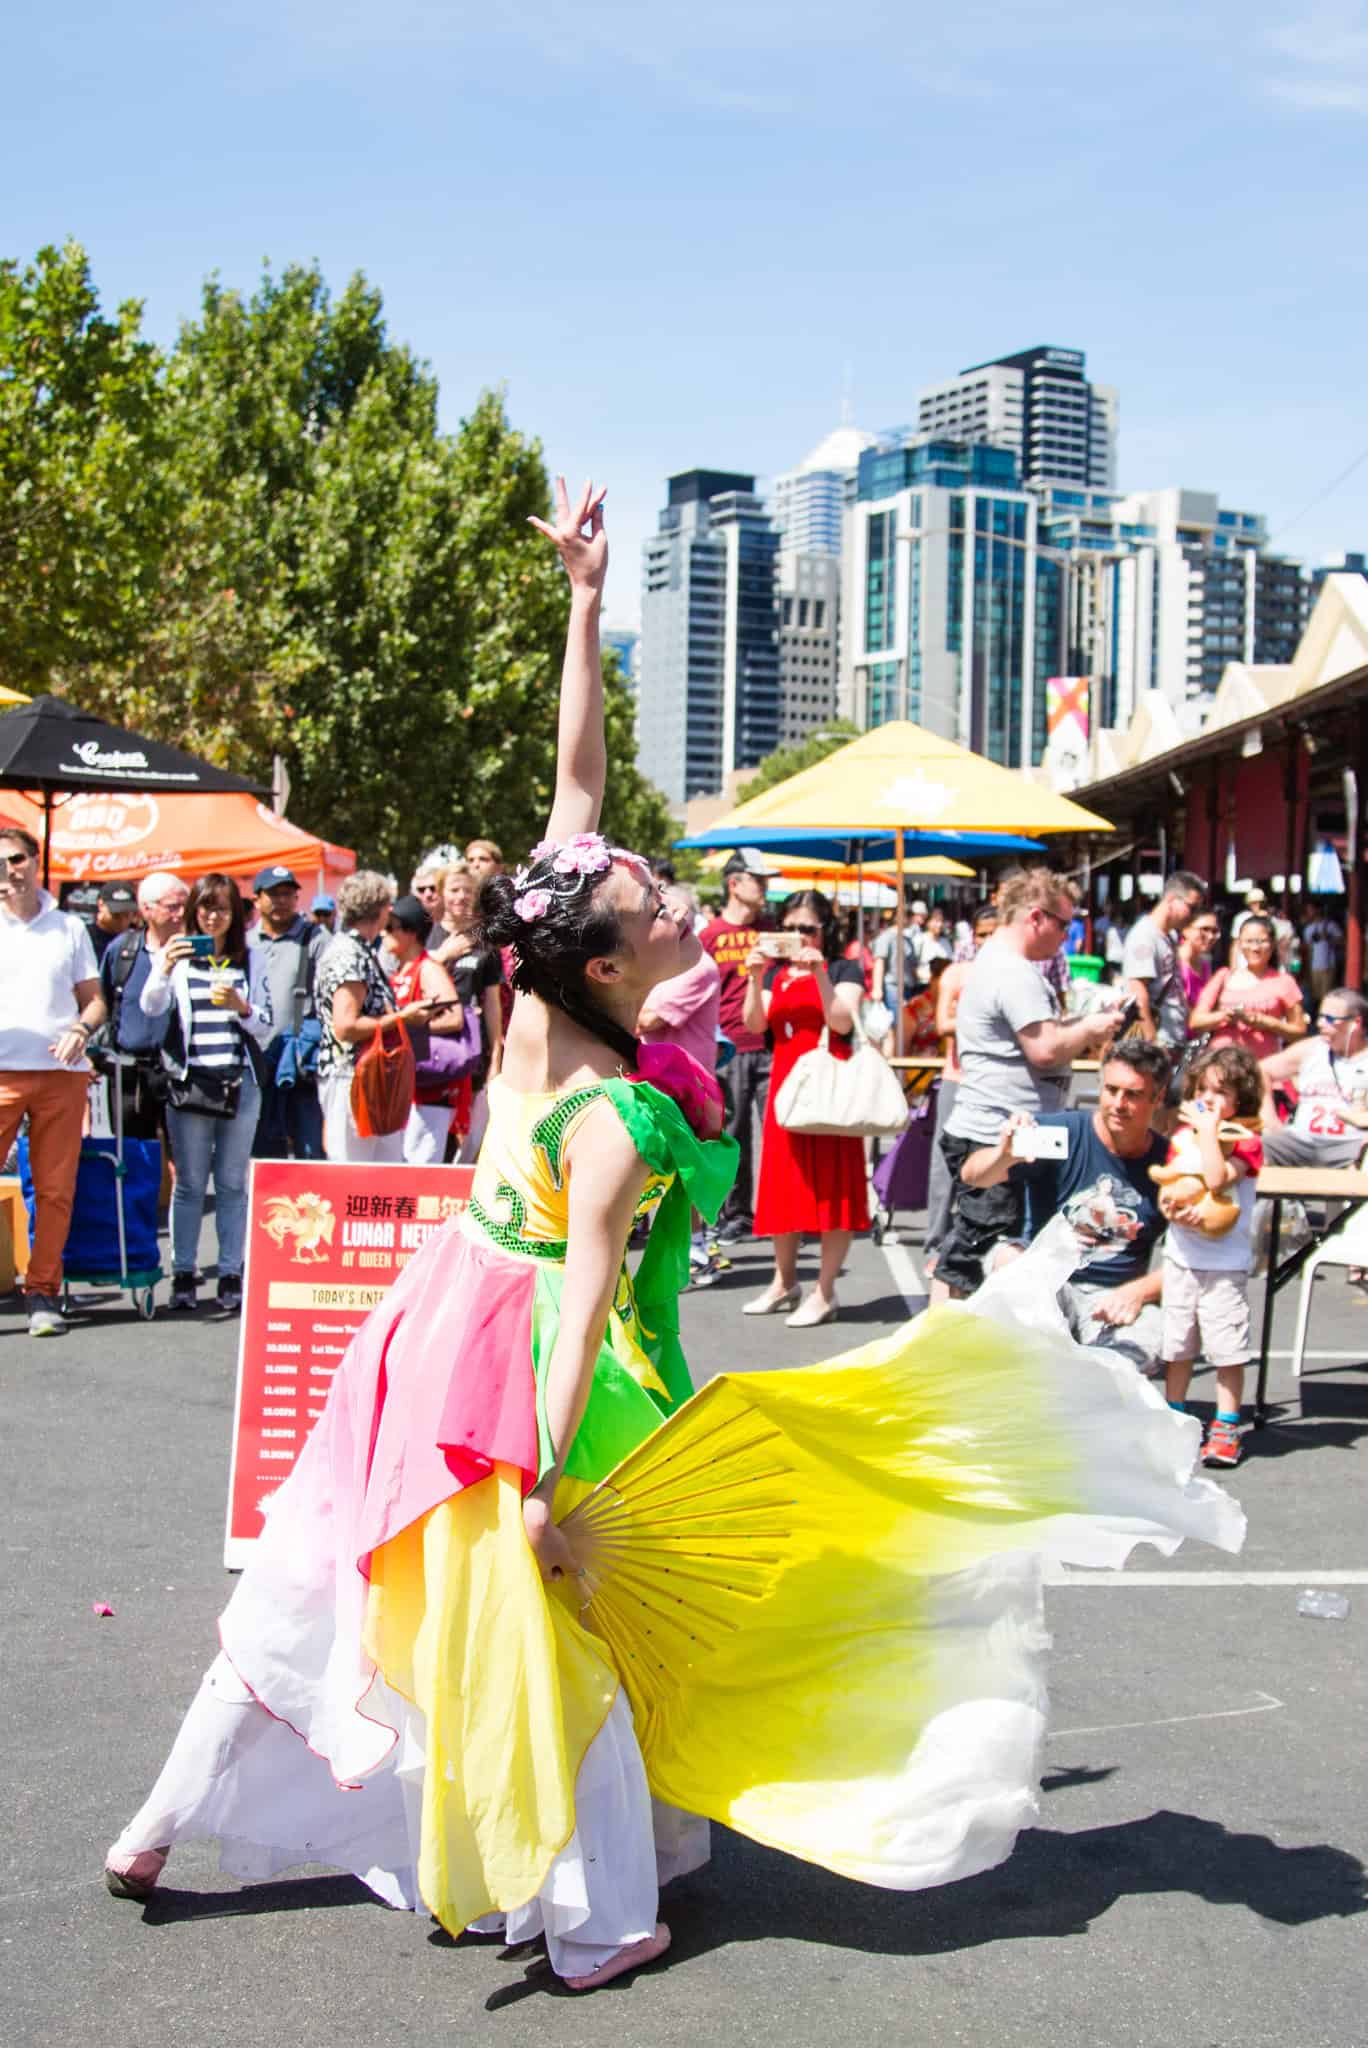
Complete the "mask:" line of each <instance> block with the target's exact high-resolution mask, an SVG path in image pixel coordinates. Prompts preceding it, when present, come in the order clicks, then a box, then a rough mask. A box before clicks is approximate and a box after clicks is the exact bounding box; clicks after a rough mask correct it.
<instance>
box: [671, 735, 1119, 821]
mask: <svg viewBox="0 0 1368 2048" xmlns="http://www.w3.org/2000/svg"><path fill="white" fill-rule="evenodd" d="M761 825H774V826H780V825H782V826H788V827H795V826H800V825H802V826H811V828H812V829H813V831H814V832H832V833H845V834H847V835H848V836H850V837H859V836H862V835H863V836H867V837H872V836H873V835H874V834H875V833H880V832H898V831H909V832H910V831H913V830H917V831H922V832H1022V833H1027V834H1029V835H1030V836H1032V837H1036V836H1038V835H1039V834H1040V833H1042V832H1110V831H1111V829H1112V827H1111V826H1110V825H1109V824H1108V823H1107V821H1106V819H1105V818H1099V817H1098V816H1097V815H1096V814H1095V813H1094V812H1092V811H1085V810H1084V809H1083V807H1082V805H1081V804H1076V803H1074V802H1073V801H1072V800H1071V799H1070V798H1069V797H1066V796H1058V795H1056V793H1055V791H1054V790H1052V789H1049V788H1047V787H1045V786H1044V785H1043V784H1041V783H1038V782H1032V781H1030V780H1029V779H1028V778H1027V777H1026V776H1025V775H1022V774H1021V773H1019V771H1018V770H1016V769H1015V768H1000V767H999V766H998V764H997V763H996V761H986V760H985V759H984V758H983V756H982V755H981V754H971V753H970V752H969V750H968V748H967V747H960V746H956V744H955V742H954V741H953V740H946V739H942V738H940V736H939V735H938V734H937V733H933V732H927V731H925V730H924V729H923V728H922V727H921V726H919V725H913V724H911V722H910V721H909V720H906V719H895V720H894V721H893V722H892V723H891V724H889V725H877V726H875V727H874V729H873V730H872V731H871V732H866V733H861V735H860V737H859V738H858V739H855V740H851V741H850V743H849V745H848V746H844V747H838V748H837V749H836V751H835V753H833V754H828V755H827V757H826V759H825V760H824V761H818V762H817V763H816V765H815V766H814V767H812V768H804V769H802V770H801V771H800V772H799V773H798V774H797V775H790V776H789V777H788V779H787V780H786V781H784V782H777V783H776V784H775V785H774V787H773V788H772V789H767V790H764V791H762V792H761V794H760V795H759V796H754V797H752V798H751V799H750V801H749V802H748V803H743V804H739V805H738V806H737V808H736V809H735V810H734V811H731V812H729V813H728V815H727V816H726V817H725V818H719V819H718V820H717V822H716V824H714V825H712V826H710V827H709V830H710V831H711V832H714V833H718V834H720V833H721V832H723V831H728V832H733V831H734V832H735V834H736V839H735V844H736V845H738V846H743V845H745V843H746V834H747V832H748V831H750V830H753V829H755V828H757V827H759V826H761Z"/></svg>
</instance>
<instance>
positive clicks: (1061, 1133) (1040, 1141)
mask: <svg viewBox="0 0 1368 2048" xmlns="http://www.w3.org/2000/svg"><path fill="white" fill-rule="evenodd" d="M1068 1156H1069V1134H1068V1132H1067V1131H1066V1130H1063V1129H1061V1128H1060V1127H1059V1125H1057V1124H1020V1125H1018V1127H1017V1129H1016V1130H1014V1131H1013V1133H1012V1157H1013V1159H1067V1158H1068Z"/></svg>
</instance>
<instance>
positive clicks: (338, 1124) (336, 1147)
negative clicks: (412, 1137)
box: [318, 1074, 404, 1165]
mask: <svg viewBox="0 0 1368 2048" xmlns="http://www.w3.org/2000/svg"><path fill="white" fill-rule="evenodd" d="M318 1100H319V1103H320V1105H321V1107H322V1110H323V1156H324V1158H325V1159H349V1160H356V1161H364V1160H373V1161H389V1162H392V1163H393V1164H395V1165H398V1164H400V1163H401V1162H402V1160H403V1157H404V1133H403V1131H402V1130H399V1131H391V1132H390V1133H389V1135H388V1137H384V1138H363V1137H362V1136H361V1133H360V1132H359V1131H358V1130H357V1128H356V1122H355V1119H354V1118H353V1116H352V1113H351V1075H350V1074H330V1075H329V1076H328V1078H327V1080H326V1081H320V1082H319V1084H318Z"/></svg>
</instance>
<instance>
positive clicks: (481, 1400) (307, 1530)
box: [219, 1221, 538, 1781]
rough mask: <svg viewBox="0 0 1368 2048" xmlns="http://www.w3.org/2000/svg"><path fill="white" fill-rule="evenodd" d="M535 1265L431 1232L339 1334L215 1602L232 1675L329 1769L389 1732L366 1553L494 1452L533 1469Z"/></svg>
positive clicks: (527, 1476) (356, 1762)
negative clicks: (303, 1427) (314, 1400)
mask: <svg viewBox="0 0 1368 2048" xmlns="http://www.w3.org/2000/svg"><path fill="white" fill-rule="evenodd" d="M536 1277H537V1276H536V1269H535V1267H534V1266H532V1264H531V1263H530V1262H528V1261H525V1260H521V1259H511V1258H509V1257H508V1256H507V1255H506V1254H504V1253H502V1252H500V1251H498V1250H496V1249H495V1248H493V1247H489V1248H486V1247H485V1246H483V1245H480V1244H478V1243H475V1242H473V1241H472V1240H471V1239H469V1238H468V1237H465V1236H463V1235H462V1233H461V1229H460V1225H459V1223H458V1222H455V1221H453V1222H452V1223H450V1224H448V1225H447V1227H446V1228H445V1229H444V1230H442V1231H440V1232H439V1233H438V1234H437V1236H435V1237H433V1238H431V1239H430V1240H429V1242H428V1243H427V1244H426V1245H425V1246H424V1247H423V1250H422V1251H421V1252H419V1253H418V1255H417V1256H416V1257H415V1258H414V1259H413V1260H411V1261H410V1263H409V1265H408V1266H407V1267H406V1268H405V1270H404V1272H403V1274H402V1275H401V1277H400V1279H399V1281H398V1282H397V1284H396V1285H395V1286H394V1288H393V1289H392V1290H391V1291H390V1293H389V1294H388V1295H387V1296H386V1297H385V1299H384V1300H383V1301H382V1302H380V1303H379V1304H378V1306H377V1307H376V1308H375V1309H374V1310H373V1311H372V1312H371V1314H370V1315H369V1316H368V1317H367V1319H366V1321H365V1322H364V1323H363V1324H362V1326H361V1328H360V1329H359V1330H358V1331H357V1333H356V1335H355V1337H354V1338H353V1339H352V1341H351V1343H350V1344H349V1345H348V1347H347V1350H346V1352H345V1354H344V1356H343V1358H342V1361H341V1364H340V1365H339V1366H338V1369H337V1372H336V1374H335V1375H334V1378H333V1384H332V1388H331V1390H330V1392H329V1395H328V1401H327V1405H326V1407H325V1408H324V1410H323V1413H322V1415H321V1416H320V1417H319V1419H318V1422H317V1424H316V1425H315V1427H314V1430H313V1432H312V1434H311V1435H310V1437H309V1440H308V1442H307V1443H306V1444H305V1446H304V1449H303V1452H302V1453H301V1456H300V1459H299V1463H298V1464H297V1465H296V1466H295V1468H294V1471H293V1472H292V1473H291V1474H290V1476H289V1478H288V1479H287V1480H286V1481H285V1484H284V1485H283V1486H282V1487H281V1489H280V1491H279V1492H278V1493H277V1494H276V1495H275V1496H274V1498H273V1499H272V1501H271V1504H270V1507H269V1509H268V1511H267V1515H266V1526H265V1529H264V1531H263V1533H262V1536H261V1539H260V1541H259V1542H258V1544H257V1546H256V1550H255V1552H254V1554H253V1557H252V1559H251V1562H250V1563H249V1564H248V1566H247V1569H246V1571H245V1572H244V1573H243V1576H242V1579H241V1581H240V1583H239V1585H238V1587H237V1590H236V1592H235V1593H234V1594H233V1597H232V1599H231V1600H230V1601H229V1603H228V1606H227V1608H226V1609H225V1611H224V1614H223V1617H222V1620H221V1622H220V1626H219V1633H220V1637H221V1639H222V1643H223V1647H224V1650H225V1651H226V1652H227V1654H228V1656H229V1658H230V1659H231V1661H232V1663H233V1665H234V1667H235V1668H236V1670H237V1672H238V1673H239V1675H240V1677H241V1678H242V1679H243V1680H244V1681H245V1683H246V1684H247V1685H248V1686H249V1687H250V1688H251V1690H252V1692H253V1693H255V1695H256V1697H257V1699H258V1700H259V1701H260V1702H261V1704H262V1705H263V1706H265V1707H266V1708H267V1709H268V1710H269V1711H270V1712H271V1713H272V1714H274V1715H275V1716H276V1717H277V1718H278V1719H280V1720H282V1721H285V1722H287V1723H288V1724H289V1726H290V1727H292V1728H293V1729H294V1730H295V1732H296V1733H297V1734H299V1735H301V1736H302V1737H303V1739H304V1740H305V1741H306V1742H307V1743H308V1744H309V1746H310V1748H311V1749H314V1750H316V1751H317V1752H318V1754H319V1755H321V1756H323V1757H326V1758H327V1759H328V1761H329V1763H330V1764H331V1766H332V1768H333V1772H334V1775H335V1776H336V1777H337V1778H338V1779H339V1780H342V1781H345V1780H346V1779H348V1778H350V1777H353V1776H357V1775H360V1774H362V1773H364V1772H365V1771H367V1770H369V1769H372V1768H374V1765H375V1764H376V1763H377V1762H378V1761H379V1759H380V1758H381V1757H382V1756H383V1755H384V1754H385V1752H386V1751H387V1750H388V1748H389V1747H390V1745H391V1744H392V1742H393V1741H394V1731H393V1729H392V1727H390V1726H388V1725H386V1724H385V1723H384V1722H383V1721H374V1720H372V1719H370V1718H369V1717H368V1716H367V1714H366V1712H365V1709H364V1706H363V1704H362V1702H363V1700H364V1698H365V1695H366V1693H367V1691H368V1690H369V1688H370V1686H371V1683H372V1681H373V1679H374V1676H375V1672H374V1667H373V1666H372V1665H371V1663H370V1660H369V1659H368V1658H367V1657H366V1655H365V1652H364V1650H363V1648H362V1628H363V1624H364V1620H365V1608H366V1592H367V1578H368V1574H369V1569H370V1558H371V1553H372V1552H373V1551H375V1550H378V1549H379V1548H380V1547H381V1545H382V1544H384V1543H386V1542H388V1541H389V1539H390V1538H391V1537H393V1536H396V1535H398V1533H399V1532H400V1530H401V1529H405V1528H408V1527H409V1526H410V1524H411V1523H414V1522H416V1521H418V1520H420V1519H421V1518H422V1517H423V1516H424V1515H426V1514H428V1513H429V1512H430V1511H431V1510H432V1509H433V1508H434V1507H436V1506H437V1505H438V1504H439V1503H440V1502H441V1501H444V1500H447V1499H449V1498H450V1496H451V1495H452V1494H453V1493H458V1492H460V1491H461V1490H462V1488H463V1487H466V1486H469V1485H471V1484H473V1483H474V1482H475V1481H476V1480H477V1479H481V1478H483V1477H484V1476H485V1475H486V1474H487V1473H488V1472H489V1470H490V1468H491V1466H492V1465H494V1464H495V1463H499V1464H507V1465H510V1466H513V1467H515V1468H519V1469H521V1471H522V1473H523V1475H524V1484H525V1486H531V1485H533V1484H534V1483H535V1480H536V1475H537V1462H538V1453H537V1414H536V1385H535V1379H534V1375H533V1370H532V1299H533V1294H534V1291H535V1287H536Z"/></svg>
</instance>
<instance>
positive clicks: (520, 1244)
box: [467, 1181, 567, 1264]
mask: <svg viewBox="0 0 1368 2048" xmlns="http://www.w3.org/2000/svg"><path fill="white" fill-rule="evenodd" d="M496 1199H497V1200H498V1201H500V1202H506V1203H507V1205H508V1210H509V1216H510V1219H511V1220H510V1221H509V1222H507V1223H496V1222H495V1221H494V1218H493V1217H492V1216H491V1215H490V1213H489V1211H488V1210H487V1209H486V1208H485V1207H484V1205H483V1203H481V1202H479V1201H477V1200H476V1199H475V1197H474V1196H473V1195H472V1197H471V1200H470V1208H469V1210H468V1211H467V1214H468V1215H469V1216H470V1218H471V1220H472V1222H474V1223H478V1224H479V1226H480V1228H481V1230H482V1231H483V1232H484V1233H485V1236H486V1237H488V1238H489V1239H490V1240H491V1241H492V1242H493V1243H494V1244H496V1245H498V1247H499V1249H500V1251H505V1252H521V1253H523V1254H524V1256H526V1257H530V1258H534V1259H555V1260H557V1261H558V1262H559V1263H561V1264H563V1263H564V1261H565V1254H566V1250H567V1245H566V1241H565V1239H564V1238H563V1237H551V1238H537V1237H524V1236H523V1234H522V1228H523V1224H524V1223H525V1222H526V1220H527V1210H526V1207H525V1205H524V1203H523V1198H522V1196H521V1195H520V1194H519V1193H518V1190H517V1189H516V1188H511V1187H510V1186H509V1185H508V1182H507V1181H500V1183H499V1186H498V1190H497V1196H496Z"/></svg>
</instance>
